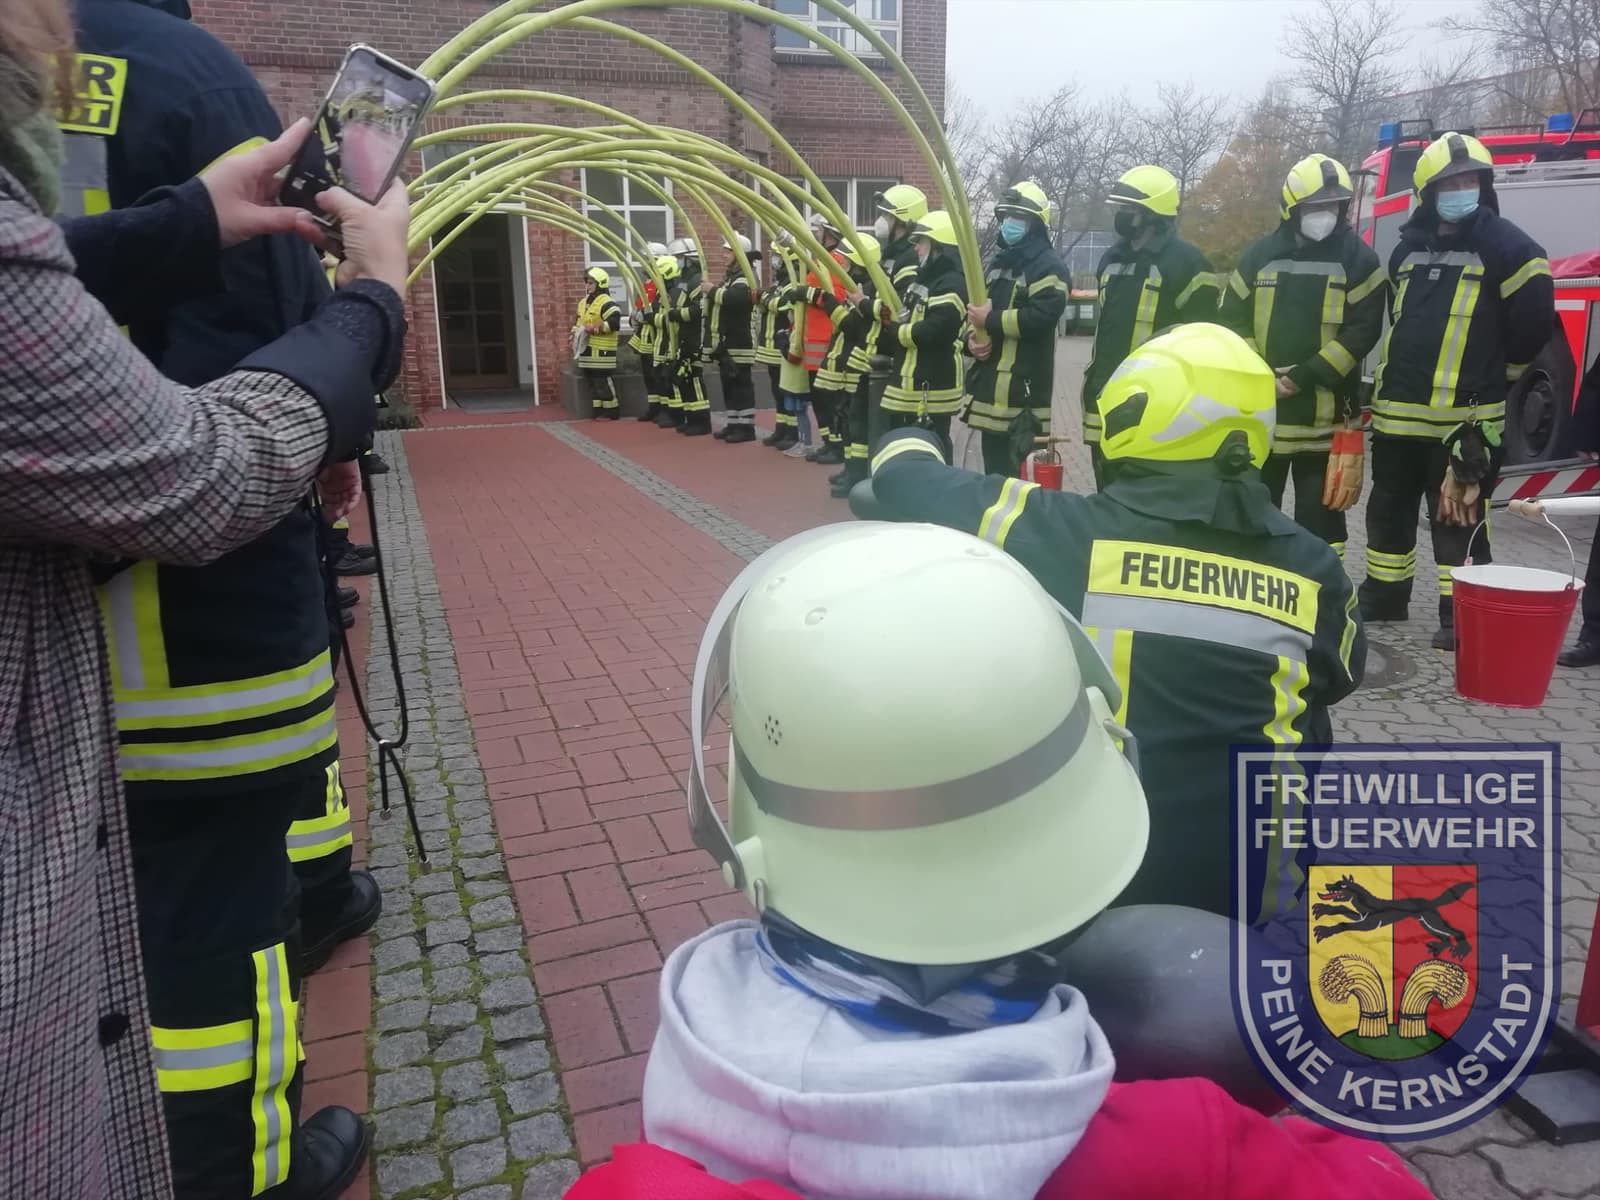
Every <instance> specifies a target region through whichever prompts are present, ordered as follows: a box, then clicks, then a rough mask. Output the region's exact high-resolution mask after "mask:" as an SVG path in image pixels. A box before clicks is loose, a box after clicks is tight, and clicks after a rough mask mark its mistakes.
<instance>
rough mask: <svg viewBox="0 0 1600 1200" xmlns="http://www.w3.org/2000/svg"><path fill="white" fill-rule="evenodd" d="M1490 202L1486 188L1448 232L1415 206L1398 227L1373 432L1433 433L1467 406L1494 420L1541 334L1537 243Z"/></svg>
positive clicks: (1544, 317) (1543, 275)
mask: <svg viewBox="0 0 1600 1200" xmlns="http://www.w3.org/2000/svg"><path fill="white" fill-rule="evenodd" d="M1493 204H1494V201H1493V198H1492V192H1491V193H1490V194H1489V195H1488V196H1486V197H1485V200H1484V206H1483V207H1480V208H1479V209H1478V211H1477V213H1475V214H1474V215H1473V216H1472V217H1471V218H1470V219H1469V220H1468V221H1467V223H1466V224H1464V225H1463V226H1461V227H1460V228H1459V229H1457V230H1456V231H1455V232H1454V233H1452V234H1450V235H1449V236H1448V237H1441V236H1440V235H1439V233H1438V230H1437V228H1436V227H1435V226H1434V225H1433V223H1432V222H1431V221H1430V220H1429V215H1428V214H1427V213H1425V212H1424V211H1422V210H1419V211H1418V213H1417V214H1416V215H1414V216H1413V217H1412V219H1411V220H1410V221H1409V222H1407V223H1406V224H1405V225H1404V226H1402V227H1401V230H1400V241H1399V243H1398V244H1397V245H1396V246H1395V248H1394V253H1393V254H1392V255H1391V256H1390V258H1389V277H1390V279H1391V281H1392V282H1393V284H1394V294H1393V296H1392V298H1391V300H1390V306H1389V316H1390V327H1389V333H1388V335H1387V336H1386V337H1385V338H1384V341H1383V350H1382V352H1381V354H1380V357H1379V363H1378V373H1377V380H1376V382H1375V385H1374V388H1373V397H1372V430H1373V432H1374V433H1382V434H1387V435H1389V436H1391V437H1415V438H1426V439H1428V440H1436V439H1439V438H1442V437H1444V436H1445V435H1446V434H1448V433H1449V432H1450V430H1451V429H1453V428H1454V427H1455V426H1456V425H1458V424H1460V422H1461V421H1462V419H1463V418H1464V416H1465V410H1466V409H1469V408H1471V409H1473V410H1474V415H1475V416H1476V417H1477V418H1478V419H1479V420H1483V421H1488V422H1496V421H1503V420H1504V419H1505V411H1506V395H1507V393H1508V391H1509V389H1510V384H1511V383H1512V382H1514V381H1515V380H1516V379H1518V378H1520V377H1521V375H1522V373H1523V371H1525V370H1527V368H1528V365H1529V364H1530V363H1531V362H1532V361H1533V360H1534V358H1535V357H1536V356H1537V355H1538V353H1539V351H1541V350H1542V349H1544V347H1545V344H1546V343H1547V342H1548V341H1549V340H1550V337H1551V335H1552V333H1553V332H1554V329H1555V283H1554V281H1553V280H1552V279H1551V277H1550V264H1549V262H1548V261H1547V260H1546V258H1545V253H1544V249H1543V248H1542V247H1541V246H1540V245H1539V244H1538V243H1537V242H1535V241H1534V240H1533V239H1532V238H1530V237H1529V236H1528V235H1527V234H1526V233H1524V232H1523V231H1522V230H1521V229H1519V228H1518V227H1517V226H1515V225H1513V224H1512V223H1511V222H1510V221H1507V220H1505V219H1504V218H1503V217H1501V216H1500V215H1499V213H1498V212H1496V211H1495V209H1494V207H1493Z"/></svg>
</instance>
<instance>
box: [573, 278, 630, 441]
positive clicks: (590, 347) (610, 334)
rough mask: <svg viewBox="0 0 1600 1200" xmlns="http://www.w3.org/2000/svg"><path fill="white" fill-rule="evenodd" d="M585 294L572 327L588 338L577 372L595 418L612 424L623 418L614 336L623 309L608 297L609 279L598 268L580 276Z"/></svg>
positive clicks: (619, 326)
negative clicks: (582, 378)
mask: <svg viewBox="0 0 1600 1200" xmlns="http://www.w3.org/2000/svg"><path fill="white" fill-rule="evenodd" d="M583 278H584V282H585V283H586V284H587V285H588V291H587V294H585V296H584V298H583V299H582V300H580V301H578V323H577V324H576V325H575V326H574V327H573V328H574V329H575V330H577V329H581V330H583V331H584V332H585V333H587V334H588V335H589V336H588V338H587V339H586V340H585V342H584V345H583V353H582V354H580V355H578V369H579V370H580V371H582V372H583V377H584V379H586V380H587V381H588V383H589V399H590V400H591V401H592V402H593V403H594V419H595V420H597V421H599V420H606V421H615V420H617V419H618V418H619V417H620V416H621V415H622V406H621V405H620V404H619V403H618V401H617V387H616V382H615V376H616V373H617V333H618V331H619V330H621V328H622V309H620V308H618V307H617V302H616V301H615V300H613V299H612V298H611V291H610V288H611V276H609V275H607V274H606V273H605V272H604V271H602V270H601V269H600V268H599V267H590V268H589V269H588V270H587V271H585V272H584V273H583Z"/></svg>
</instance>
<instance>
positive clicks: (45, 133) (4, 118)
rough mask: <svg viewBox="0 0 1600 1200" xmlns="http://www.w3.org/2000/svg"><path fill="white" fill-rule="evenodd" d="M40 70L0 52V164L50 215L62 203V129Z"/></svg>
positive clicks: (63, 152)
mask: <svg viewBox="0 0 1600 1200" xmlns="http://www.w3.org/2000/svg"><path fill="white" fill-rule="evenodd" d="M45 93H46V87H45V84H44V81H43V80H41V79H40V78H39V76H38V74H37V73H36V72H34V71H33V70H31V69H29V68H28V67H26V66H24V65H23V64H22V63H19V62H17V61H16V59H14V58H10V57H8V56H6V55H4V54H0V168H3V169H4V170H6V171H9V172H10V173H11V174H12V175H14V176H16V178H17V180H18V182H20V183H21V184H22V186H23V187H24V188H26V189H27V190H28V194H29V195H30V196H32V197H33V198H34V200H35V202H37V203H38V205H39V208H40V209H41V210H42V211H43V212H44V213H45V214H46V215H53V214H54V213H55V211H56V209H57V208H58V207H59V206H60V204H61V166H62V163H63V162H64V161H65V158H66V148H65V144H64V143H63V142H62V139H61V130H60V129H59V128H58V127H57V126H56V123H55V121H54V120H53V119H52V118H51V116H50V114H49V113H48V112H47V111H46V110H45V105H44V98H45Z"/></svg>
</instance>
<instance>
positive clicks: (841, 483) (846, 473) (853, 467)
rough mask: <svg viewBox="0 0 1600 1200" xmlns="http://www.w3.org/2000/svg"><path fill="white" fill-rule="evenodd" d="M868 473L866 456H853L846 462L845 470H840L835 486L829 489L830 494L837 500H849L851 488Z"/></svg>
mask: <svg viewBox="0 0 1600 1200" xmlns="http://www.w3.org/2000/svg"><path fill="white" fill-rule="evenodd" d="M867 475H868V471H867V461H866V459H864V458H852V459H849V460H847V461H846V462H845V464H844V470H842V471H840V472H838V474H837V476H836V477H835V479H834V483H833V486H832V487H831V488H829V489H828V495H830V496H832V497H833V498H834V499H835V500H848V499H849V498H850V489H851V488H853V487H855V486H856V484H858V483H860V482H861V481H862V480H863V479H865V478H866V477H867Z"/></svg>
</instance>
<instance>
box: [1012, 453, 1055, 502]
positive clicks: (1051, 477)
mask: <svg viewBox="0 0 1600 1200" xmlns="http://www.w3.org/2000/svg"><path fill="white" fill-rule="evenodd" d="M1050 457H1051V458H1052V459H1054V460H1055V461H1054V462H1041V461H1040V459H1039V452H1038V451H1037V450H1035V451H1034V452H1033V453H1032V454H1030V455H1028V457H1027V458H1025V459H1023V460H1022V470H1021V471H1019V472H1018V473H1017V474H1018V476H1019V477H1020V478H1022V479H1025V480H1028V481H1029V482H1031V483H1037V484H1038V485H1039V486H1040V487H1042V488H1049V489H1050V490H1052V491H1056V492H1059V491H1060V490H1061V485H1062V483H1064V482H1065V481H1066V467H1065V466H1064V465H1063V464H1062V462H1061V458H1060V456H1059V455H1057V454H1051V455H1050Z"/></svg>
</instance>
